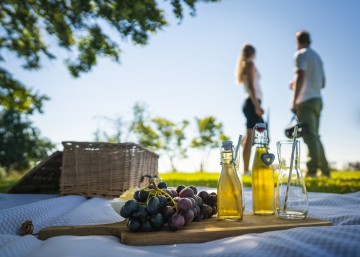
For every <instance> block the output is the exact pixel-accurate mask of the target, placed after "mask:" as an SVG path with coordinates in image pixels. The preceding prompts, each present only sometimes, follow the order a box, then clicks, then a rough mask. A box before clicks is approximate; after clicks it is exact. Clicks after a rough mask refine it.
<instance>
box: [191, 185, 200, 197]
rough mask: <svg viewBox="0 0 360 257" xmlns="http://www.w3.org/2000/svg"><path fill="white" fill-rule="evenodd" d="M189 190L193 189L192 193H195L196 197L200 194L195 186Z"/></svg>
mask: <svg viewBox="0 0 360 257" xmlns="http://www.w3.org/2000/svg"><path fill="white" fill-rule="evenodd" d="M189 188H191V189H192V191H194V194H195V195H196V194H197V193H198V190H197V188H196V187H195V186H189Z"/></svg>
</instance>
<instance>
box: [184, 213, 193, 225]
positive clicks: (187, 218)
mask: <svg viewBox="0 0 360 257" xmlns="http://www.w3.org/2000/svg"><path fill="white" fill-rule="evenodd" d="M194 216H195V215H194V212H193V211H192V210H188V211H187V212H185V213H184V219H185V224H189V223H190V222H191V221H192V220H193V219H194Z"/></svg>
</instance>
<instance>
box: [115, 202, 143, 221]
mask: <svg viewBox="0 0 360 257" xmlns="http://www.w3.org/2000/svg"><path fill="white" fill-rule="evenodd" d="M139 206H140V204H139V203H138V201H136V200H128V201H126V202H125V204H124V206H123V207H122V208H121V210H120V215H121V216H122V217H124V218H130V217H131V216H132V215H133V214H134V212H136V211H137V210H138V209H139Z"/></svg>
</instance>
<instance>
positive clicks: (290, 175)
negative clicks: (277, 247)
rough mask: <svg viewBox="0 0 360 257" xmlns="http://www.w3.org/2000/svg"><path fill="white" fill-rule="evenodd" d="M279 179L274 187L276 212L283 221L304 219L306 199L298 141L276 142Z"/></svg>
mask: <svg viewBox="0 0 360 257" xmlns="http://www.w3.org/2000/svg"><path fill="white" fill-rule="evenodd" d="M277 151H278V158H279V178H278V181H277V187H276V212H277V214H278V215H279V216H280V217H281V218H284V219H305V218H306V215H307V213H308V206H309V204H308V197H307V192H306V185H305V181H304V177H303V175H302V173H301V170H300V142H299V140H285V141H279V142H277Z"/></svg>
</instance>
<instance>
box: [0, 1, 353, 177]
mask: <svg viewBox="0 0 360 257" xmlns="http://www.w3.org/2000/svg"><path fill="white" fill-rule="evenodd" d="M161 3H162V4H161V6H163V7H165V8H168V2H165V3H163V2H162V1H161ZM359 13H360V2H359V1H355V0H353V1H349V0H342V1H335V0H332V1H320V0H318V1H313V0H304V1H301V2H296V1H286V0H274V1H268V0H254V1H243V0H225V1H223V2H220V3H212V4H211V3H210V4H200V5H198V7H197V15H196V17H194V18H193V17H189V15H186V17H185V18H184V20H183V22H182V23H181V24H180V25H178V23H177V21H176V20H175V19H174V18H173V15H172V14H169V15H168V17H169V20H170V22H171V24H170V26H169V27H166V28H165V29H164V30H163V31H160V32H159V33H157V34H156V35H153V36H152V37H151V39H150V41H149V44H148V45H147V46H144V47H141V46H134V45H132V44H131V42H122V45H121V47H122V48H123V53H122V56H121V64H116V63H113V62H111V61H110V60H100V61H99V63H98V65H97V66H96V67H94V68H93V70H92V71H91V72H90V73H88V74H83V75H82V76H81V78H79V79H73V78H71V76H70V75H69V73H68V72H67V70H66V69H65V66H64V65H63V58H65V57H67V54H68V53H65V52H64V51H62V50H59V49H56V48H54V49H55V53H56V54H57V55H58V60H57V61H52V62H49V61H44V62H43V68H42V69H41V70H40V71H36V72H27V71H24V70H22V69H21V68H19V64H20V63H19V62H17V61H15V60H14V58H12V57H11V56H10V55H8V59H7V60H8V62H7V63H6V68H7V69H8V70H9V71H11V72H13V73H14V75H15V76H16V77H17V79H19V80H21V81H23V82H24V83H26V84H27V85H29V86H31V87H32V88H33V89H34V90H38V91H39V92H40V93H43V94H46V95H48V96H49V97H50V98H51V100H50V101H48V102H46V103H45V106H44V114H42V115H36V116H35V117H34V118H33V121H34V124H35V126H37V127H38V128H39V129H40V130H41V133H42V135H43V136H45V137H48V138H50V139H51V140H52V141H53V142H55V143H57V144H58V147H59V149H60V150H61V149H62V146H61V142H62V141H67V140H73V141H92V140H93V138H94V137H93V133H94V131H95V130H96V129H97V128H98V126H100V125H104V124H103V123H101V122H100V119H99V118H96V117H98V116H106V117H110V118H114V117H116V116H122V117H124V118H126V117H128V116H129V114H130V112H131V108H132V106H133V105H134V103H135V102H143V103H145V104H146V105H147V106H148V107H149V112H150V114H151V115H152V116H161V117H165V118H167V119H170V120H172V121H175V122H179V121H181V120H183V119H187V120H190V121H191V122H193V120H194V117H200V118H203V117H205V116H208V115H212V116H215V117H216V118H217V119H218V120H219V121H221V122H222V123H223V124H224V130H225V133H226V134H228V135H229V136H231V138H232V139H233V140H234V141H236V140H237V137H238V135H239V134H244V132H245V125H244V123H245V119H244V116H243V114H242V111H241V105H242V101H243V97H244V89H243V88H242V87H241V86H238V85H236V84H235V82H234V71H235V65H236V61H237V58H238V55H239V53H240V50H241V47H242V45H243V44H244V43H250V44H252V45H254V46H255V48H256V50H257V56H256V59H255V63H256V65H257V67H258V69H259V71H260V73H261V85H262V88H263V91H264V102H263V107H264V108H265V110H266V111H268V112H269V113H270V134H271V139H272V142H271V149H272V151H273V152H274V153H275V152H276V149H275V142H276V141H278V140H283V139H285V137H284V133H283V130H284V127H285V126H286V125H287V124H288V122H289V121H290V118H291V115H292V114H291V112H290V99H291V94H292V93H291V91H290V90H289V87H288V84H289V81H290V80H291V79H292V78H293V54H294V51H295V48H296V45H295V37H294V35H295V33H296V32H297V31H298V30H302V29H305V30H308V31H309V32H310V33H311V35H312V41H313V44H312V47H313V48H314V49H315V50H316V51H317V52H318V53H319V54H320V55H321V57H322V59H323V61H324V65H325V73H326V80H327V85H326V88H325V89H324V90H323V92H322V93H323V98H324V110H323V113H322V119H321V127H320V133H321V139H322V141H323V144H324V147H325V150H326V154H327V157H328V159H329V161H330V162H336V163H337V165H338V166H339V165H340V166H341V165H342V164H343V163H345V162H347V161H359V160H360V155H359V144H360V101H359V99H358V98H359V96H360V76H359V71H360V69H359V62H360V51H359V46H360V33H359V28H360V18H359V16H358V15H359ZM113 36H116V35H115V34H114V35H113ZM188 133H189V137H191V136H192V133H193V128H190V130H189V132H188ZM306 152H307V149H306V147H305V145H304V144H303V143H302V161H305V160H306ZM189 153H190V154H191V156H192V157H190V158H189V159H187V160H179V161H178V162H177V164H178V167H179V169H182V170H186V171H194V170H196V169H197V168H198V167H199V163H200V155H199V153H196V152H192V151H190V152H189ZM159 164H160V171H166V170H168V169H169V168H170V166H169V164H168V163H167V162H166V161H165V159H163V158H161V159H160V162H159ZM207 169H208V170H212V171H218V170H220V166H219V151H218V150H214V152H213V154H212V155H211V156H210V158H209V161H208V164H207Z"/></svg>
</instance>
